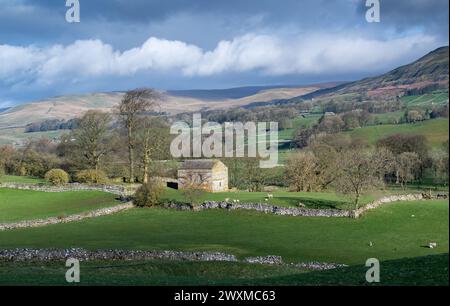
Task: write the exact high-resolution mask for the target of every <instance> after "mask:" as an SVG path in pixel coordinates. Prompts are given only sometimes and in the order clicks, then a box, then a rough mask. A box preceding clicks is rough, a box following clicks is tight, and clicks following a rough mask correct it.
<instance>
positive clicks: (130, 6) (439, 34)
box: [0, 0, 449, 105]
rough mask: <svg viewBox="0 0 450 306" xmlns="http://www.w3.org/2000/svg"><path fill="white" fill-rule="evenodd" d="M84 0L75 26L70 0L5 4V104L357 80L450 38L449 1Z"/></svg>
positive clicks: (0, 79)
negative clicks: (371, 9)
mask: <svg viewBox="0 0 450 306" xmlns="http://www.w3.org/2000/svg"><path fill="white" fill-rule="evenodd" d="M79 1H80V4H81V23H78V24H69V23H67V22H66V21H65V12H66V9H67V8H66V7H65V2H66V1H65V0H39V1H36V0H0V105H2V103H3V104H5V103H10V102H8V101H14V100H31V99H35V98H36V97H46V96H49V95H56V94H62V93H64V92H62V90H65V91H67V90H70V91H71V92H79V91H107V90H122V89H126V88H131V87H135V86H138V85H146V84H148V85H149V86H155V87H159V88H189V87H196V88H201V87H210V88H211V87H227V86H244V85H255V84H296V83H297V84H298V83H312V82H316V81H329V80H344V79H345V80H351V79H357V78H360V77H364V76H368V75H374V74H377V73H381V72H384V71H386V70H387V69H391V68H394V67H396V66H399V65H402V64H406V63H408V62H409V61H411V60H414V59H416V58H417V57H419V56H421V55H423V54H424V53H426V52H429V51H431V50H432V49H433V48H436V47H438V46H441V45H445V44H448V5H449V4H448V0H380V2H381V23H378V24H375V23H367V22H366V20H365V12H366V9H367V8H366V6H365V0H336V1H334V0H308V1H301V0H79ZM151 37H155V38H157V39H156V40H153V41H150V42H149V38H151ZM158 39H159V40H158ZM77 40H80V41H81V42H80V43H75V42H76V41H77ZM177 41H178V42H177ZM146 42H147V43H146ZM148 42H149V43H148ZM2 45H3V49H2ZM20 47H23V48H20ZM58 48H59V49H58ZM61 49H63V50H61ZM14 52H17V54H16V53H14ZM171 52H172V53H171ZM124 53H125V54H124ZM167 54H168V58H166V57H165V55H167ZM173 54H176V56H174V55H173ZM186 54H190V55H191V56H192V58H191V57H189V56H186ZM68 55H70V56H68ZM2 56H3V61H4V62H6V64H4V63H2V62H1V61H2ZM4 59H6V60H4ZM241 59H244V60H241ZM144 62H145V64H146V66H145V67H146V68H145V69H140V68H139V67H137V66H139V65H137V66H136V67H135V64H136V63H139V64H142V63H144ZM55 63H57V64H55ZM111 63H113V64H111ZM155 63H156V64H155ZM72 67H76V68H77V69H76V70H74V69H73V68H72ZM135 70H136V71H138V70H139V72H138V73H136V71H135ZM43 80H44V81H43ZM61 80H64V81H61ZM58 81H59V83H58ZM55 84H56V85H55ZM65 84H71V85H70V87H69V86H65ZM5 101H6V102H5Z"/></svg>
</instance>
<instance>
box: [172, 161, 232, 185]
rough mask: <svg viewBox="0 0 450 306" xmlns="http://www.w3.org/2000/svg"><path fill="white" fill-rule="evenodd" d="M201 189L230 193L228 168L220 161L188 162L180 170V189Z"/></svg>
mask: <svg viewBox="0 0 450 306" xmlns="http://www.w3.org/2000/svg"><path fill="white" fill-rule="evenodd" d="M191 186H195V187H200V188H203V189H205V190H207V191H210V192H221V191H228V168H227V166H225V165H224V164H223V163H222V162H221V161H220V160H215V159H199V160H186V161H184V162H183V163H182V164H181V167H180V168H179V169H178V188H179V189H186V188H190V187H191Z"/></svg>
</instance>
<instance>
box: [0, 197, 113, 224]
mask: <svg viewBox="0 0 450 306" xmlns="http://www.w3.org/2000/svg"><path fill="white" fill-rule="evenodd" d="M118 203H119V202H118V201H116V200H115V195H113V194H110V193H104V192H97V191H73V192H62V193H47V192H39V191H29V190H12V189H0V223H8V222H14V221H20V220H32V219H40V218H47V217H62V216H67V215H70V214H76V213H81V212H84V211H88V210H93V209H97V208H102V207H109V206H113V205H116V204H118Z"/></svg>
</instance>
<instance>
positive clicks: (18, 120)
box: [0, 85, 323, 129]
mask: <svg viewBox="0 0 450 306" xmlns="http://www.w3.org/2000/svg"><path fill="white" fill-rule="evenodd" d="M320 87H323V85H311V86H308V87H279V88H271V89H266V88H261V89H260V90H256V91H255V90H254V93H253V94H252V95H249V96H245V95H244V96H242V95H238V98H223V99H206V98H204V99H200V98H196V97H192V96H189V94H187V93H183V92H178V93H176V95H175V94H171V93H170V92H166V93H165V99H164V101H163V102H162V104H161V111H162V112H166V113H170V114H177V113H180V112H189V111H199V110H201V109H205V108H208V109H222V108H229V107H236V106H245V105H248V104H251V103H255V102H268V101H272V100H277V99H289V98H292V97H296V96H299V95H304V94H307V93H310V92H313V91H315V90H317V89H319V88H320ZM202 93H203V94H204V95H206V94H207V91H206V90H205V91H202ZM183 94H184V95H183ZM191 95H192V94H191ZM210 96H214V95H213V94H210ZM122 97H123V93H122V92H111V93H92V94H84V95H66V96H60V97H55V98H51V99H47V100H43V101H37V102H32V103H29V104H23V105H18V106H16V107H12V108H10V109H8V110H6V111H4V112H1V113H0V129H5V128H18V127H24V126H25V125H27V124H29V123H33V122H40V121H44V120H48V119H63V120H68V119H72V118H75V117H80V116H82V114H83V113H85V112H86V111H87V110H90V109H97V110H100V111H105V112H111V111H112V109H113V108H114V106H116V105H117V104H118V103H119V102H120V100H121V99H122Z"/></svg>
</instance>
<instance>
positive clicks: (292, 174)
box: [286, 152, 317, 192]
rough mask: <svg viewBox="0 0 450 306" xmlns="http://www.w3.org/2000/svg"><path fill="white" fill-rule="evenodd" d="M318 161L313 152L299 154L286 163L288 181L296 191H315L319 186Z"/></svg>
mask: <svg viewBox="0 0 450 306" xmlns="http://www.w3.org/2000/svg"><path fill="white" fill-rule="evenodd" d="M316 168H317V160H316V157H315V156H314V154H313V153H312V152H298V153H295V154H293V155H292V156H290V157H289V159H288V160H287V163H286V179H287V180H288V182H289V185H290V187H291V189H292V190H294V191H297V192H299V191H313V190H314V189H315V187H316V184H317V176H316Z"/></svg>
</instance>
